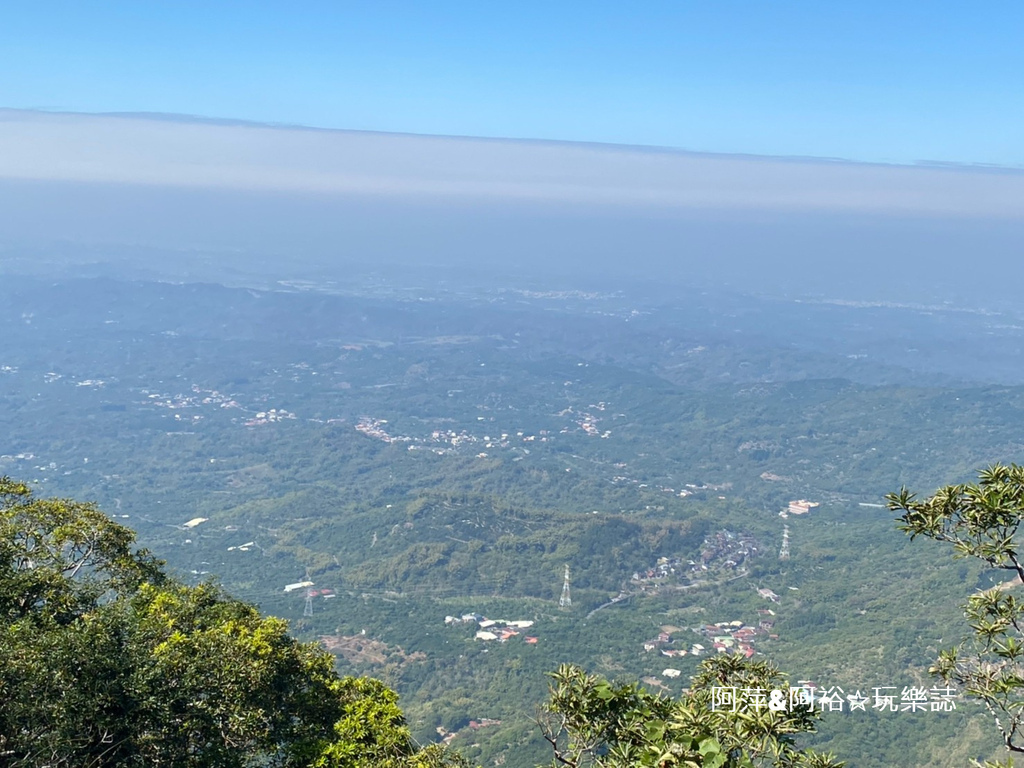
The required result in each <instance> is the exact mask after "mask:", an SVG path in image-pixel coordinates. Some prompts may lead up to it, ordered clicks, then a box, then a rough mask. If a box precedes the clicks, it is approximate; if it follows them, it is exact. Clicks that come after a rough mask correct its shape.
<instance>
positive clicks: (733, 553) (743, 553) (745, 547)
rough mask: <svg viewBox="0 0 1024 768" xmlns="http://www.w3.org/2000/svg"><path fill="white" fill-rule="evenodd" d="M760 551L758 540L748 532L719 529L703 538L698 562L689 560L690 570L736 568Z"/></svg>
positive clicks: (696, 571) (700, 571)
mask: <svg viewBox="0 0 1024 768" xmlns="http://www.w3.org/2000/svg"><path fill="white" fill-rule="evenodd" d="M761 551H762V547H761V544H760V542H758V541H757V539H755V538H754V537H753V536H751V535H750V534H749V533H744V532H742V531H741V532H740V533H733V532H732V531H727V530H721V531H718V532H717V533H714V534H712V535H711V536H708V537H707V538H706V539H704V543H703V544H701V547H700V562H691V564H690V570H691V571H692V572H694V573H702V572H704V571H709V570H711V569H713V568H717V569H725V570H736V569H737V568H739V567H740V566H742V565H743V563H744V562H746V561H747V560H748V559H749V558H752V557H756V556H757V555H759V554H761Z"/></svg>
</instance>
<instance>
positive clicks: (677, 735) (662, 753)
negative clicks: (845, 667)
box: [541, 655, 844, 768]
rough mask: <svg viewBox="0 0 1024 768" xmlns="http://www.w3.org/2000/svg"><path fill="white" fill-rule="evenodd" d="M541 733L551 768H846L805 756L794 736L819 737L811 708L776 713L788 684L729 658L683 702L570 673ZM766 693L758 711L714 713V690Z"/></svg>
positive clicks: (719, 660) (703, 673) (555, 693)
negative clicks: (775, 696) (772, 700)
mask: <svg viewBox="0 0 1024 768" xmlns="http://www.w3.org/2000/svg"><path fill="white" fill-rule="evenodd" d="M552 677H553V678H554V679H553V682H552V685H551V695H550V699H549V701H548V702H547V704H546V705H545V707H544V709H543V714H542V717H541V727H542V729H543V731H544V738H545V740H547V741H548V743H549V744H550V745H551V747H552V750H553V751H554V760H553V761H552V767H553V768H554V767H555V766H568V768H583V767H584V766H596V767H598V768H643V766H651V767H652V768H670V767H671V766H679V767H680V768H682V767H683V766H685V767H686V768H741V767H743V768H753V767H754V766H770V765H773V766H787V767H788V768H842V766H843V765H844V764H843V763H841V762H837V761H836V760H835V758H834V757H833V756H832V755H823V754H818V753H816V752H814V751H813V750H805V749H799V748H797V747H796V745H795V741H794V735H796V734H800V733H806V732H809V731H812V730H813V725H814V721H815V719H816V713H815V712H814V710H813V708H808V707H806V706H795V707H792V708H786V707H788V703H787V705H786V707H779V706H769V699H768V694H769V692H771V691H773V690H778V691H786V692H787V697H788V691H789V684H788V681H786V680H785V679H784V678H783V677H782V676H781V675H780V674H779V673H778V670H777V669H776V668H775V667H774V666H772V665H771V664H768V663H766V662H758V661H754V662H751V661H747V660H745V659H743V658H742V657H740V656H734V655H725V656H718V657H714V658H711V659H708V660H707V661H705V662H704V663H703V664H702V665H701V669H700V673H699V674H698V675H697V676H696V677H695V678H694V679H693V681H692V687H691V688H690V690H688V691H686V692H685V693H684V694H683V695H682V696H681V697H680V698H678V699H675V700H673V699H670V698H666V697H664V696H660V695H656V694H652V693H650V692H648V691H646V690H645V689H643V688H642V687H640V686H637V685H635V684H620V685H616V684H613V683H610V682H609V681H608V680H605V679H603V678H600V677H598V676H595V675H589V674H587V673H585V672H584V671H583V670H582V669H580V668H579V667H576V666H572V665H566V666H563V667H561V668H560V669H559V670H558V671H557V672H556V673H555V674H554V675H552ZM716 689H717V690H723V689H724V690H747V691H760V692H762V693H763V701H761V702H760V704H759V705H758V706H749V707H746V706H745V707H739V708H734V707H729V706H724V707H723V706H722V705H721V704H719V706H718V707H717V708H716V707H715V701H714V697H715V691H716Z"/></svg>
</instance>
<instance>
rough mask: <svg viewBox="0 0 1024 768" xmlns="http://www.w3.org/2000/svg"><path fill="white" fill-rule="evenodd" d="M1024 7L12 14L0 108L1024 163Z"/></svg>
mask: <svg viewBox="0 0 1024 768" xmlns="http://www.w3.org/2000/svg"><path fill="white" fill-rule="evenodd" d="M1021 39H1024V4H1020V3H1010V2H1005V3H1000V2H991V3H984V4H971V3H945V2H923V1H921V2H914V3H906V2H905V3H898V2H887V3H875V2H857V3H828V2H813V3H812V2H807V3H795V2H755V1H754V0H750V1H749V2H742V3H738V2H727V1H725V2H723V1H719V2H701V3H696V2H653V1H651V2H640V3H624V2H619V3H602V2H586V3H583V2H572V3H569V2H562V3H552V2H546V3H531V2H517V3H488V2H472V3H471V2H466V3H450V2H429V3H424V2H387V1H386V0H377V1H375V2H373V3H345V2H323V3H317V2H304V3H287V4H286V3H260V2H246V3H229V2H217V3H210V2H203V3H193V2H181V1H180V0H179V1H178V2H174V3H161V2H145V3H139V2H130V3H117V2H106V3H52V2H45V1H41V2H34V3H20V4H8V7H7V8H5V10H4V14H3V23H2V24H0V70H2V71H3V73H4V76H3V77H2V78H0V106H5V107H14V108H43V109H55V110H70V111H81V112H108V111H154V112H168V113H182V114H192V115H202V116H209V117H221V118H238V119H243V120H256V121H269V122H282V123H292V124H300V125H309V126H317V127H325V128H351V129H367V130H380V131H399V132H412V133H430V134H446V135H469V136H493V137H509V138H544V139H564V140H570V141H596V142H610V143H625V144H649V145H660V146H670V147H679V148H684V149H690V150H696V151H713V152H726V153H732V152H742V153H754V154H773V155H803V156H819V157H841V158H846V159H852V160H868V161H883V162H897V163H908V162H916V161H922V160H924V161H944V162H965V163H993V164H1001V165H1013V166H1024V98H1022V95H1024V94H1022V91H1024V87H1022V85H1021V74H1022V73H1024V46H1022V45H1021V44H1020V41H1021Z"/></svg>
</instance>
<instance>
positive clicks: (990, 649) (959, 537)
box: [889, 464, 1024, 754]
mask: <svg viewBox="0 0 1024 768" xmlns="http://www.w3.org/2000/svg"><path fill="white" fill-rule="evenodd" d="M889 506H890V508H891V509H893V510H895V511H899V512H900V513H901V521H902V523H901V525H900V528H901V530H903V531H905V532H906V533H908V534H910V536H911V537H916V536H925V537H927V538H930V539H934V540H936V541H942V542H946V543H948V544H952V545H953V550H954V552H955V555H956V557H958V558H966V557H974V558H979V559H981V560H983V561H984V562H985V563H986V564H987V565H988V566H990V567H992V568H997V569H1000V570H1003V571H1007V572H1009V574H1010V575H1012V578H1011V579H1010V580H1009V581H1007V582H1004V583H1003V584H1000V585H998V586H996V587H993V588H992V589H988V590H983V591H979V592H975V593H974V594H972V595H971V596H970V598H969V599H968V601H967V604H966V605H965V606H964V616H965V618H966V619H967V623H968V625H969V626H970V628H971V630H972V632H973V634H972V635H970V636H969V637H968V638H966V639H965V640H963V641H962V642H961V643H960V644H959V645H958V646H957V647H955V648H950V649H947V650H943V651H942V652H941V653H940V654H939V657H938V660H937V661H936V663H935V665H934V666H933V667H932V668H931V672H932V673H933V674H935V675H937V676H938V677H940V678H941V679H942V680H943V681H944V682H945V683H947V684H952V685H955V686H956V687H957V688H959V689H960V690H962V691H964V692H965V693H966V694H967V695H968V696H972V697H975V698H977V699H979V700H981V701H982V702H984V704H985V706H986V708H987V709H988V710H989V712H991V713H992V715H993V717H994V719H995V725H996V728H997V729H998V730H999V733H1000V734H1001V735H1002V740H1003V744H1004V746H1005V747H1006V749H1007V750H1008V751H1010V752H1014V753H1018V754H1020V753H1024V601H1022V600H1021V599H1020V598H1019V597H1015V596H1014V595H1013V594H1011V590H1012V589H1014V588H1016V587H1020V586H1021V585H1022V584H1024V558H1022V555H1021V553H1020V540H1019V538H1018V532H1019V529H1020V526H1021V522H1022V521H1024V467H1022V466H1018V465H1016V464H1011V465H1008V466H1007V465H1002V464H996V465H993V466H991V467H989V468H988V469H985V470H983V471H981V472H980V473H979V475H978V482H977V483H969V484H968V483H965V484H958V485H948V486H945V487H943V488H940V489H939V490H937V491H936V492H935V493H934V494H933V495H931V496H929V497H928V498H925V499H918V498H917V497H916V496H915V495H914V494H912V493H911V492H910V491H908V490H907V489H906V488H904V489H902V490H901V491H900V492H899V493H894V494H891V495H890V496H889Z"/></svg>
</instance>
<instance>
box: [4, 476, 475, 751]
mask: <svg viewBox="0 0 1024 768" xmlns="http://www.w3.org/2000/svg"><path fill="white" fill-rule="evenodd" d="M133 540H134V534H133V533H132V532H131V531H130V530H129V529H127V528H125V527H124V526H121V525H119V524H117V523H115V522H113V521H111V520H110V519H109V518H108V517H107V516H106V515H104V514H103V513H101V512H100V511H99V510H97V509H96V508H95V507H94V506H92V505H90V504H83V503H80V502H75V501H69V500H64V499H43V498H36V497H35V496H33V494H32V493H31V491H30V490H29V488H28V487H27V486H25V485H23V484H20V483H16V482H13V481H11V480H9V479H7V478H2V479H0V701H2V702H3V706H2V707H0V762H2V763H3V764H4V765H12V766H42V765H46V766H76V767H77V766H95V767H96V768H99V767H100V766H193V767H194V768H201V767H204V766H209V767H210V768H213V767H214V766H216V768H232V766H237V767H239V768H240V767H241V766H250V765H261V766H267V765H280V766H317V768H333V767H337V768H342V767H344V766H353V767H354V766H366V767H367V768H369V766H396V767H397V766H417V768H418V767H419V766H440V765H456V764H459V761H458V759H457V758H455V757H453V756H450V755H448V754H446V753H445V752H444V751H442V750H439V749H437V748H436V747H430V748H428V749H425V750H421V749H419V748H418V747H417V746H416V745H415V743H414V742H413V740H412V738H411V736H410V734H409V731H408V729H407V728H406V726H405V723H404V718H403V716H402V713H401V711H400V710H399V709H398V706H397V697H396V696H395V694H394V693H393V692H392V691H390V690H388V689H387V688H385V687H384V686H383V685H382V684H380V683H377V682H376V681H372V680H361V679H355V678H345V679H342V678H339V677H338V676H337V675H336V674H335V672H334V661H333V658H332V657H331V656H330V655H328V654H327V653H325V652H323V651H322V650H320V649H319V648H317V647H316V646H315V645H311V644H302V643H299V642H296V641H295V640H294V639H292V638H291V637H290V636H289V635H288V634H287V624H286V622H284V621H282V620H281V619H275V618H266V617H263V616H261V615H260V614H259V612H258V611H257V610H256V609H255V608H254V607H253V606H251V605H248V604H246V603H242V602H239V601H237V600H233V599H231V598H229V597H228V596H227V595H225V594H224V593H223V592H222V591H221V590H220V589H218V588H216V587H214V586H211V585H209V584H201V585H199V586H193V587H190V586H186V585H183V584H180V583H177V582H175V581H173V580H172V579H169V578H167V577H166V576H165V575H164V573H163V572H162V570H161V568H160V564H159V563H158V562H157V561H156V560H154V559H153V558H152V557H151V556H150V555H149V554H148V553H146V552H144V551H138V550H135V549H133V546H132V545H133Z"/></svg>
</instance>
